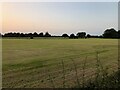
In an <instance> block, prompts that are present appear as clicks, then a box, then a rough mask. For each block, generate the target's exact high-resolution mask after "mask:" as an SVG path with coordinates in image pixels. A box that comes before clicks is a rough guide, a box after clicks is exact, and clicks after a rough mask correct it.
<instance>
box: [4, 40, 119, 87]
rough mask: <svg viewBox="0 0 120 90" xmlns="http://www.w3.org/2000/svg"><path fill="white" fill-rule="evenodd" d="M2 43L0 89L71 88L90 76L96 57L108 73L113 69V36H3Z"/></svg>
mask: <svg viewBox="0 0 120 90" xmlns="http://www.w3.org/2000/svg"><path fill="white" fill-rule="evenodd" d="M2 44H3V47H2V50H3V51H2V54H3V61H2V62H3V74H2V75H3V76H2V78H3V87H4V88H9V87H11V88H23V87H26V88H49V87H51V88H53V87H55V88H59V87H66V88H70V87H75V86H76V85H77V84H78V83H79V84H82V83H85V82H87V80H88V79H92V78H94V75H95V73H96V62H97V59H99V61H100V63H101V65H102V66H103V68H107V70H108V72H109V73H112V72H113V71H116V70H117V61H118V40H117V39H3V40H2ZM83 73H84V74H83ZM83 80H84V81H83Z"/></svg>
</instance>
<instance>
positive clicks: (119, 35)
mask: <svg viewBox="0 0 120 90" xmlns="http://www.w3.org/2000/svg"><path fill="white" fill-rule="evenodd" d="M118 38H120V30H118Z"/></svg>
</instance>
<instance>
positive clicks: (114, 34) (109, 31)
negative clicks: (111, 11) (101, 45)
mask: <svg viewBox="0 0 120 90" xmlns="http://www.w3.org/2000/svg"><path fill="white" fill-rule="evenodd" d="M103 37H104V38H117V37H118V33H117V31H116V30H115V29H114V28H111V29H107V30H105V31H104V33H103Z"/></svg>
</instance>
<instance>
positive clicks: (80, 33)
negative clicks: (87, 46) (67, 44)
mask: <svg viewBox="0 0 120 90" xmlns="http://www.w3.org/2000/svg"><path fill="white" fill-rule="evenodd" d="M76 36H78V37H80V38H85V37H86V32H78V33H77V35H76Z"/></svg>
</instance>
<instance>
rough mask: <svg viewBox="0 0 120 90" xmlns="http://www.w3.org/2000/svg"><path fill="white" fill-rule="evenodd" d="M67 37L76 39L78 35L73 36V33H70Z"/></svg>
mask: <svg viewBox="0 0 120 90" xmlns="http://www.w3.org/2000/svg"><path fill="white" fill-rule="evenodd" d="M69 38H70V39H77V38H78V37H77V36H75V35H74V34H71V35H70V37H69Z"/></svg>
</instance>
